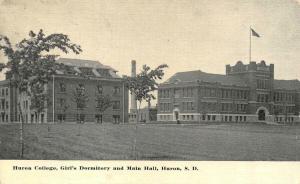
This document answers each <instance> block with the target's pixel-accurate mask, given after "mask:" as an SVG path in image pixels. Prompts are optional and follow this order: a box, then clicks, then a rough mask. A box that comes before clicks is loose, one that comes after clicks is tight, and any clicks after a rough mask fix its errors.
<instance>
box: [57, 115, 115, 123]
mask: <svg viewBox="0 0 300 184" xmlns="http://www.w3.org/2000/svg"><path fill="white" fill-rule="evenodd" d="M72 116H74V115H72ZM66 118H67V115H66V114H57V120H58V122H60V123H62V122H65V121H66ZM112 118H113V123H120V115H112ZM76 121H77V122H78V123H84V122H85V121H86V115H85V114H76ZM95 122H96V123H103V115H101V114H95Z"/></svg>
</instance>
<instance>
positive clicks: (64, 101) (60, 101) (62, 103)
mask: <svg viewBox="0 0 300 184" xmlns="http://www.w3.org/2000/svg"><path fill="white" fill-rule="evenodd" d="M65 105H66V99H64V98H59V106H60V107H64V106H65Z"/></svg>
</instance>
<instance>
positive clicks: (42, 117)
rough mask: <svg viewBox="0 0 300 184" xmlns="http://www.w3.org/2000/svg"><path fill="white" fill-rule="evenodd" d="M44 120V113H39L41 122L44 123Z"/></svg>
mask: <svg viewBox="0 0 300 184" xmlns="http://www.w3.org/2000/svg"><path fill="white" fill-rule="evenodd" d="M44 121H45V115H44V114H41V123H44Z"/></svg>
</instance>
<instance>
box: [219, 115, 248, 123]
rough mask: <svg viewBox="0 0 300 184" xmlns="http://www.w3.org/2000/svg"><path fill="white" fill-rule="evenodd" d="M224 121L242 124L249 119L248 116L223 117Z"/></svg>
mask: <svg viewBox="0 0 300 184" xmlns="http://www.w3.org/2000/svg"><path fill="white" fill-rule="evenodd" d="M222 121H225V122H227V121H228V122H233V121H235V122H242V121H244V122H245V121H247V117H246V116H224V117H222Z"/></svg>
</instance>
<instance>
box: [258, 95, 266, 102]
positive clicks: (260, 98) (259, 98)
mask: <svg viewBox="0 0 300 184" xmlns="http://www.w3.org/2000/svg"><path fill="white" fill-rule="evenodd" d="M256 101H257V102H269V95H268V94H258V95H257V100H256Z"/></svg>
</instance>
